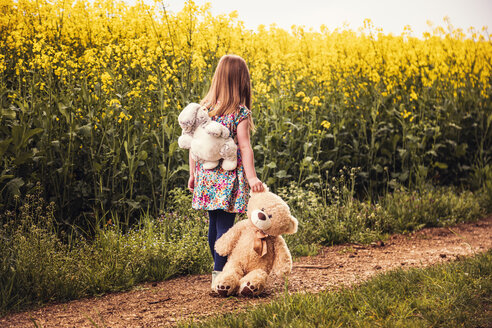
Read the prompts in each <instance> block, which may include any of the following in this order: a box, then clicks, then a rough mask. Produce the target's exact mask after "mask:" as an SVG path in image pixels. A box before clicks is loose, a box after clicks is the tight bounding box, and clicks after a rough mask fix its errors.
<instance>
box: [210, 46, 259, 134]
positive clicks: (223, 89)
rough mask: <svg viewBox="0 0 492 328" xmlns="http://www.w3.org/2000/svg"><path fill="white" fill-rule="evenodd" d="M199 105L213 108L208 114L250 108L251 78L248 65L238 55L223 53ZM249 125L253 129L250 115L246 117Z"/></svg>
mask: <svg viewBox="0 0 492 328" xmlns="http://www.w3.org/2000/svg"><path fill="white" fill-rule="evenodd" d="M200 104H201V105H203V106H206V107H208V108H210V107H212V108H213V109H212V110H211V111H210V112H209V115H210V116H215V115H219V116H220V115H227V114H232V113H235V112H237V111H238V110H239V106H241V105H243V106H246V107H247V108H248V109H250V110H251V80H250V76H249V70H248V65H247V64H246V62H245V61H244V59H242V58H241V57H239V56H236V55H224V56H222V58H221V59H220V61H219V64H218V65H217V68H216V69H215V73H214V77H213V79H212V84H211V86H210V89H209V90H208V93H207V95H206V96H205V98H203V100H202V101H201V102H200ZM248 121H249V127H250V129H251V130H253V129H254V126H253V120H252V119H251V115H249V117H248Z"/></svg>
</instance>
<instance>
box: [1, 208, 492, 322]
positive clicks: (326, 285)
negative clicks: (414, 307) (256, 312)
mask: <svg viewBox="0 0 492 328" xmlns="http://www.w3.org/2000/svg"><path fill="white" fill-rule="evenodd" d="M490 248H492V217H489V218H487V219H483V220H481V221H479V222H477V223H471V224H461V225H458V226H455V227H452V228H431V229H424V230H421V231H419V232H416V233H413V234H410V235H394V236H392V237H391V238H390V239H388V240H387V241H385V242H384V243H381V242H379V243H377V244H374V245H368V246H363V245H339V246H333V247H325V248H323V249H322V251H321V252H320V254H319V255H318V256H315V257H303V258H299V259H297V261H295V262H294V269H293V272H292V275H291V277H290V278H289V287H288V288H289V292H299V291H306V292H318V291H321V290H324V289H334V288H337V287H338V286H341V285H350V284H353V283H357V282H361V281H363V280H366V279H368V278H369V277H371V276H373V275H375V274H377V273H380V272H384V271H388V270H391V269H394V268H399V267H404V268H407V267H424V266H428V265H431V264H434V263H438V262H445V261H451V260H454V259H456V258H457V257H458V256H468V255H473V254H474V253H478V252H484V251H486V250H488V249H490ZM209 288H210V277H209V275H195V276H187V277H180V278H177V279H173V280H169V281H164V282H160V283H157V284H155V283H154V284H151V283H148V284H143V285H139V286H137V287H136V288H135V289H134V290H132V291H129V292H124V293H112V294H108V295H105V296H102V297H97V298H88V299H82V300H77V301H72V302H69V303H63V304H54V305H49V306H46V307H44V308H41V309H39V310H34V311H29V312H22V313H17V314H12V315H9V316H7V317H4V318H1V319H0V326H1V327H33V326H34V325H33V323H32V321H31V320H30V318H33V319H35V321H36V322H37V323H38V324H40V325H41V326H42V327H45V328H47V327H94V325H93V324H92V323H91V320H93V321H94V322H95V323H96V324H97V325H98V326H99V327H105V326H106V327H162V326H167V325H172V324H174V323H175V322H177V321H178V320H181V319H186V318H202V317H204V316H209V315H213V314H217V313H222V312H230V311H233V310H237V309H241V308H244V307H246V306H248V305H252V304H258V303H264V302H269V301H271V300H272V298H273V297H275V296H276V295H278V294H281V293H282V292H283V290H284V283H283V282H282V281H272V283H271V287H270V288H269V289H268V290H267V292H266V295H265V297H262V298H257V299H245V298H228V299H223V298H218V297H212V296H210V295H209ZM89 318H91V320H89Z"/></svg>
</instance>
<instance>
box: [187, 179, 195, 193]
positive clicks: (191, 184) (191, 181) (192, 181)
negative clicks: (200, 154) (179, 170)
mask: <svg viewBox="0 0 492 328" xmlns="http://www.w3.org/2000/svg"><path fill="white" fill-rule="evenodd" d="M193 189H195V175H190V178H189V179H188V190H189V191H190V192H191V193H193Z"/></svg>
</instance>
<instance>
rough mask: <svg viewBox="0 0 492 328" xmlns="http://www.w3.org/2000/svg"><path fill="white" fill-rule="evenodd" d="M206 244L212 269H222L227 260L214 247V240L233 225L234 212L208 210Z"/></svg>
mask: <svg viewBox="0 0 492 328" xmlns="http://www.w3.org/2000/svg"><path fill="white" fill-rule="evenodd" d="M208 217H209V225H208V245H209V246H210V252H211V253H212V257H213V258H214V271H222V268H223V267H224V265H225V264H226V262H227V256H220V255H219V254H217V252H216V251H215V249H214V246H215V241H216V240H217V239H219V238H220V236H222V235H223V234H224V233H226V232H227V230H229V229H230V228H231V227H232V226H233V225H234V219H235V217H236V213H228V212H226V211H224V210H213V211H208Z"/></svg>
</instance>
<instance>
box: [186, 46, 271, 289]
mask: <svg viewBox="0 0 492 328" xmlns="http://www.w3.org/2000/svg"><path fill="white" fill-rule="evenodd" d="M201 105H203V106H205V107H207V108H208V111H209V116H210V117H211V118H212V120H214V121H217V122H219V123H221V124H223V125H224V126H226V127H227V128H228V129H229V132H230V136H231V137H232V138H233V139H234V141H235V142H236V144H237V145H238V154H237V168H236V169H235V170H232V171H226V170H224V169H222V167H221V165H219V166H217V167H216V168H215V169H212V170H205V169H203V167H202V165H201V164H200V163H195V161H194V160H193V159H192V158H191V155H190V178H189V180H188V189H189V190H190V191H191V192H192V193H193V202H192V207H193V208H194V209H204V210H207V211H208V215H209V229H208V243H209V246H210V251H211V252H212V257H213V259H214V271H213V272H212V284H213V279H214V278H215V276H216V275H217V274H218V273H219V272H220V271H222V268H223V267H224V265H225V263H226V261H227V257H224V256H220V255H218V254H217V253H216V252H215V249H214V246H215V241H216V240H217V239H219V238H220V236H222V234H224V233H225V232H227V230H229V228H230V227H232V225H233V224H234V219H235V216H236V213H244V212H245V211H246V206H247V203H248V196H249V191H250V189H251V190H252V191H254V192H258V191H263V184H262V182H261V181H260V180H259V179H258V178H257V177H256V171H255V166H254V157H253V149H252V148H251V144H250V137H249V132H250V130H252V129H253V121H252V119H251V110H250V108H251V81H250V77H249V70H248V66H247V65H246V62H245V61H244V59H242V58H241V57H239V56H235V55H225V56H223V57H222V58H221V59H220V61H219V64H218V65H217V68H216V70H215V74H214V77H213V79H212V85H211V87H210V90H209V91H208V93H207V95H206V96H205V98H204V99H203V100H202V102H201Z"/></svg>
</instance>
